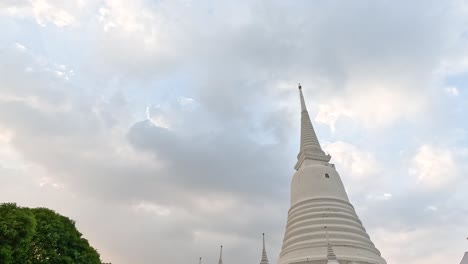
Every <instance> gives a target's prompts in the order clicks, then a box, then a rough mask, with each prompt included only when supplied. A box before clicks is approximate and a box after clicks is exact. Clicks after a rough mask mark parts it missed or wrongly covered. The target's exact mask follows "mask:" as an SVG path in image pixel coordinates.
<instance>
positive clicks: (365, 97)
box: [315, 80, 428, 131]
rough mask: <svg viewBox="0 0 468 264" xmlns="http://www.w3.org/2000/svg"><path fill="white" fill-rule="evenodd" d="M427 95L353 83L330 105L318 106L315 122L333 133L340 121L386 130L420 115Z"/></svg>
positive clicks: (365, 82)
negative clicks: (385, 128)
mask: <svg viewBox="0 0 468 264" xmlns="http://www.w3.org/2000/svg"><path fill="white" fill-rule="evenodd" d="M395 85H396V84H395ZM401 85H403V84H401ZM427 96H428V94H425V95H421V94H419V93H415V92H414V91H405V90H404V89H401V87H398V89H397V87H393V86H392V85H391V84H385V82H377V81H367V80H355V81H351V82H350V86H349V87H348V90H347V91H346V92H345V93H341V94H337V95H336V98H335V99H332V100H331V102H330V103H326V104H320V105H319V112H318V113H317V116H316V117H315V121H317V122H319V123H323V124H327V125H329V126H330V129H331V130H332V131H334V130H335V125H336V123H337V122H338V121H339V120H340V119H342V118H348V119H351V120H352V121H354V122H356V123H357V124H359V125H362V126H365V127H366V128H367V129H369V128H382V127H387V126H389V125H391V124H392V123H394V122H396V121H398V120H400V119H409V118H413V117H415V116H417V115H418V114H420V113H423V112H424V111H425V107H426V104H427V100H428V99H427Z"/></svg>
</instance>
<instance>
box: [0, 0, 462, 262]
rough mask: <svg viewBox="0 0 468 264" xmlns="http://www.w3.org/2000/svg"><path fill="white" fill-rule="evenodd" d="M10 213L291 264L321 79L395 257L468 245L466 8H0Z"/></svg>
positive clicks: (141, 246)
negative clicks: (287, 238)
mask: <svg viewBox="0 0 468 264" xmlns="http://www.w3.org/2000/svg"><path fill="white" fill-rule="evenodd" d="M0 28H1V34H0V202H16V203H18V204H19V205H22V206H30V207H39V206H42V207H48V208H51V209H53V210H55V211H57V212H59V213H61V214H64V215H66V216H69V217H70V218H72V219H74V220H76V223H77V226H78V228H79V230H80V231H81V232H82V233H83V234H84V236H85V237H86V238H87V239H89V241H90V243H91V245H93V246H94V247H96V248H97V249H98V251H99V252H100V253H101V255H102V257H103V260H105V261H111V262H113V263H115V264H118V263H142V264H146V263H171V264H172V263H173V264H182V263H197V261H198V257H199V256H202V257H203V258H204V259H205V261H204V263H215V262H216V261H217V255H218V247H219V245H220V244H223V245H224V246H225V263H227V264H229V263H258V262H259V260H260V256H261V233H262V232H265V233H267V236H266V237H267V250H268V253H269V258H270V262H271V263H276V260H277V256H278V254H279V249H280V246H281V243H282V239H283V234H284V227H285V224H286V217H287V210H288V208H289V191H290V190H289V187H290V180H291V176H292V175H293V173H294V170H293V166H294V164H295V158H296V157H295V156H296V154H297V152H298V143H299V117H300V116H299V115H300V113H299V99H298V94H297V88H296V84H297V83H298V82H301V83H302V84H303V87H304V93H305V96H306V101H307V104H308V107H309V112H310V114H311V117H312V118H313V122H314V125H315V128H316V130H317V134H318V135H319V138H320V140H321V143H322V146H323V148H324V149H325V151H326V152H327V153H330V154H331V156H332V162H333V163H335V164H336V167H337V169H338V171H339V172H340V174H341V176H342V179H343V181H344V183H345V185H346V187H347V191H348V193H349V196H350V198H351V200H352V202H353V204H354V205H355V207H356V210H357V213H358V215H359V216H360V217H361V220H362V221H363V223H364V225H365V226H366V228H367V229H368V232H369V234H370V236H371V238H372V240H373V241H374V242H375V244H376V246H377V247H378V248H379V249H380V251H381V252H382V255H383V256H384V258H386V259H387V261H388V263H389V264H391V263H393V264H402V263H411V264H423V263H424V264H440V263H459V261H460V259H461V257H462V255H463V253H464V252H465V251H466V250H468V242H466V240H465V238H466V236H467V235H468V228H467V223H468V202H467V200H468V192H467V191H466V190H467V188H468V178H467V177H468V176H467V173H468V122H467V121H466V114H467V113H468V2H467V1H462V0H453V1H452V0H447V1H427V0H420V1H418V0H415V1H387V0H381V1H374V0H367V1H366V0H356V1H335V0H331V1H328V0H327V1H323V0H313V1H310V0H309V1H306V0H297V1H278V0H271V1H261V0H236V1H215V0H199V1H192V0H171V1H165V0H159V1H157V0H134V1H126V0H112V1H111V0H108V1H105V0H102V1H100V0H96V1H92V0H69V1H61V0H31V1H26V0H23V1H21V0H0Z"/></svg>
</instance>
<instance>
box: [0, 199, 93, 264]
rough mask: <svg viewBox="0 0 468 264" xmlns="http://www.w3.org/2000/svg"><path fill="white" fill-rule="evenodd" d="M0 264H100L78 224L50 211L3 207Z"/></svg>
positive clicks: (6, 205)
mask: <svg viewBox="0 0 468 264" xmlns="http://www.w3.org/2000/svg"><path fill="white" fill-rule="evenodd" d="M0 263H5V264H17V263H18V264H20V263H21V264H36V263H47V264H75V263H83V264H84V263H86V264H101V261H100V258H99V254H98V252H97V251H96V250H95V249H94V248H92V247H91V246H90V245H89V243H88V241H87V240H86V239H84V238H83V237H82V234H81V233H80V232H78V230H77V229H76V227H75V222H74V221H73V220H71V219H69V218H67V217H65V216H61V215H59V214H57V213H55V212H54V211H52V210H50V209H47V208H34V209H30V208H22V207H18V206H16V204H11V203H7V204H0Z"/></svg>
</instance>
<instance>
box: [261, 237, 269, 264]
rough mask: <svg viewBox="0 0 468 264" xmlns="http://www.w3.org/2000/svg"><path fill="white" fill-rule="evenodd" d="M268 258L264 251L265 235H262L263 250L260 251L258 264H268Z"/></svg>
mask: <svg viewBox="0 0 468 264" xmlns="http://www.w3.org/2000/svg"><path fill="white" fill-rule="evenodd" d="M268 263H269V262H268V256H267V253H266V249H265V233H263V250H262V259H261V260H260V264H268Z"/></svg>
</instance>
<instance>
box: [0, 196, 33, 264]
mask: <svg viewBox="0 0 468 264" xmlns="http://www.w3.org/2000/svg"><path fill="white" fill-rule="evenodd" d="M35 230H36V220H35V218H34V215H33V214H32V212H31V211H29V210H28V209H24V208H20V207H17V206H16V205H15V204H11V203H7V204H2V205H0V263H30V262H29V261H28V259H29V245H30V243H31V240H32V237H33V235H34V233H35Z"/></svg>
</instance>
